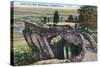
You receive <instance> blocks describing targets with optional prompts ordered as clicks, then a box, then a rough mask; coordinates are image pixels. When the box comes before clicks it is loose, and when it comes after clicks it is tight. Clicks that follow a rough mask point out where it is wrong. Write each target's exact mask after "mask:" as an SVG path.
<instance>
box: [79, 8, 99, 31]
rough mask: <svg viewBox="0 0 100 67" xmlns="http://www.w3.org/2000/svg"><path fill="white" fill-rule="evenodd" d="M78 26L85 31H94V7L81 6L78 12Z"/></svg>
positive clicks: (95, 9) (95, 20) (95, 25)
mask: <svg viewBox="0 0 100 67" xmlns="http://www.w3.org/2000/svg"><path fill="white" fill-rule="evenodd" d="M78 12H79V13H80V15H79V22H80V25H81V26H82V27H83V28H84V29H85V28H86V29H87V31H88V28H90V29H96V27H97V7H96V6H82V7H80V9H79V10H78Z"/></svg>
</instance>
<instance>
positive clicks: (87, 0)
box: [14, 0, 98, 5]
mask: <svg viewBox="0 0 100 67" xmlns="http://www.w3.org/2000/svg"><path fill="white" fill-rule="evenodd" d="M14 1H35V2H49V3H65V4H76V5H77V4H79V5H96V4H97V1H98V0H14Z"/></svg>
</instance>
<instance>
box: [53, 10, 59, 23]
mask: <svg viewBox="0 0 100 67" xmlns="http://www.w3.org/2000/svg"><path fill="white" fill-rule="evenodd" d="M58 22H59V13H58V11H57V10H56V11H55V12H54V16H53V23H54V24H53V25H55V24H57V23H58Z"/></svg>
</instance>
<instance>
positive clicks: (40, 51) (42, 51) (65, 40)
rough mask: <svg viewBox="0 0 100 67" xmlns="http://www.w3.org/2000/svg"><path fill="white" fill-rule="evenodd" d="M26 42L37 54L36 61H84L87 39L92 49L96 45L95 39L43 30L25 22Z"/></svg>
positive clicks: (74, 33) (50, 29) (65, 32)
mask: <svg viewBox="0 0 100 67" xmlns="http://www.w3.org/2000/svg"><path fill="white" fill-rule="evenodd" d="M23 34H24V37H25V40H26V41H27V43H28V45H29V46H30V48H32V50H33V52H34V53H35V57H34V59H35V60H37V61H38V60H47V59H55V58H57V59H68V60H69V61H70V62H78V61H82V59H83V57H84V45H85V44H86V43H85V39H87V41H88V42H90V43H91V44H92V45H91V46H92V47H94V45H96V43H94V40H93V38H91V37H89V38H90V39H89V38H88V37H87V38H84V36H83V35H82V34H80V33H76V32H67V31H64V30H59V29H58V28H42V27H39V26H38V25H36V24H32V23H29V22H25V29H24V30H23Z"/></svg>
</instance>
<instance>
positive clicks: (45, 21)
mask: <svg viewBox="0 0 100 67" xmlns="http://www.w3.org/2000/svg"><path fill="white" fill-rule="evenodd" d="M46 23H47V17H46V16H45V17H44V24H46Z"/></svg>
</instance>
